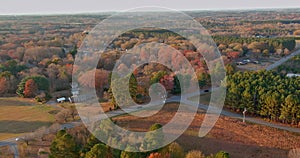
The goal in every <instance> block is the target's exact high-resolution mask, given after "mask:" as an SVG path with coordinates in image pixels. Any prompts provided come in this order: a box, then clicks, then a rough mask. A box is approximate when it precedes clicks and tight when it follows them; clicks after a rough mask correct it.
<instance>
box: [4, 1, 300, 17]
mask: <svg viewBox="0 0 300 158" xmlns="http://www.w3.org/2000/svg"><path fill="white" fill-rule="evenodd" d="M141 6H160V7H167V8H171V9H177V10H203V9H205V10H207V9H253V8H300V0H1V1H0V14H55V13H84V12H102V11H121V10H128V9H130V8H135V7H141Z"/></svg>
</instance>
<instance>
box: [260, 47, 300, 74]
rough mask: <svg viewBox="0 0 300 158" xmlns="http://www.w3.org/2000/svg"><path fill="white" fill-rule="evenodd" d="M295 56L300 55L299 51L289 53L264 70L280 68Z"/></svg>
mask: <svg viewBox="0 0 300 158" xmlns="http://www.w3.org/2000/svg"><path fill="white" fill-rule="evenodd" d="M296 55H300V49H299V50H296V51H294V52H293V53H291V54H290V55H288V56H285V57H283V58H281V59H280V60H278V61H276V62H275V63H273V64H271V65H269V66H268V67H267V68H266V70H273V69H274V68H276V67H278V66H280V65H281V64H283V63H285V62H287V61H288V60H289V59H291V58H293V57H294V56H296Z"/></svg>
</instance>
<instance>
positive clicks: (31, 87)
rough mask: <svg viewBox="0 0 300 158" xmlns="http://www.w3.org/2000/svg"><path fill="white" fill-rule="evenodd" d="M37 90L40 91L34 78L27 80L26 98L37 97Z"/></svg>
mask: <svg viewBox="0 0 300 158" xmlns="http://www.w3.org/2000/svg"><path fill="white" fill-rule="evenodd" d="M37 92H38V86H37V84H36V83H35V82H34V80H33V79H29V80H27V81H26V83H25V88H24V97H26V98H32V97H35V96H36V94H37Z"/></svg>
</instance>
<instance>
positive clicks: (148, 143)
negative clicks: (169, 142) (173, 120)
mask: <svg viewBox="0 0 300 158" xmlns="http://www.w3.org/2000/svg"><path fill="white" fill-rule="evenodd" d="M149 130H150V131H149V132H147V134H146V136H145V142H144V144H143V147H144V148H145V149H153V148H156V147H160V146H162V143H163V140H164V134H163V131H162V125H161V124H158V123H156V124H153V125H152V126H151V127H150V129H149Z"/></svg>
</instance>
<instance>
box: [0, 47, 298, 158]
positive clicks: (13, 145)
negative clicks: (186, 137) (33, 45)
mask: <svg viewBox="0 0 300 158" xmlns="http://www.w3.org/2000/svg"><path fill="white" fill-rule="evenodd" d="M299 52H300V51H299ZM204 93H207V90H201V91H200V92H195V93H190V94H186V95H184V96H183V97H180V96H172V97H170V98H168V99H166V100H165V102H164V101H158V102H155V103H153V104H147V105H143V106H142V108H141V105H137V106H133V107H130V108H127V109H126V110H125V111H126V112H129V113H130V112H135V111H140V110H143V109H146V108H151V107H154V106H157V105H159V104H163V103H172V102H177V103H178V102H181V103H183V104H186V105H190V106H197V107H198V108H200V109H203V110H207V109H208V105H204V104H199V103H197V102H194V101H190V100H188V99H189V98H191V97H193V96H196V95H199V94H204ZM126 112H124V111H122V110H115V111H110V112H108V113H106V114H105V115H104V114H102V115H103V117H102V116H98V117H97V120H99V119H104V118H107V117H116V116H119V115H123V114H126ZM221 115H224V116H228V117H231V118H236V119H240V120H242V119H243V116H242V115H240V114H237V113H233V112H230V111H226V110H224V109H223V110H222V112H221ZM81 119H85V118H81ZM245 120H246V121H247V122H251V123H255V124H259V125H264V126H268V127H273V128H276V129H281V130H285V131H289V132H294V133H300V128H294V127H288V126H283V125H280V124H276V123H272V122H267V121H264V120H262V119H259V118H253V117H246V119H245ZM93 121H95V120H94V119H93ZM80 124H81V122H70V123H66V124H63V125H62V126H61V128H62V129H63V128H73V127H75V126H78V125H80ZM0 146H10V148H11V150H12V151H13V152H14V154H15V156H14V158H19V153H18V149H17V144H16V138H10V139H7V140H4V141H0Z"/></svg>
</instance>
